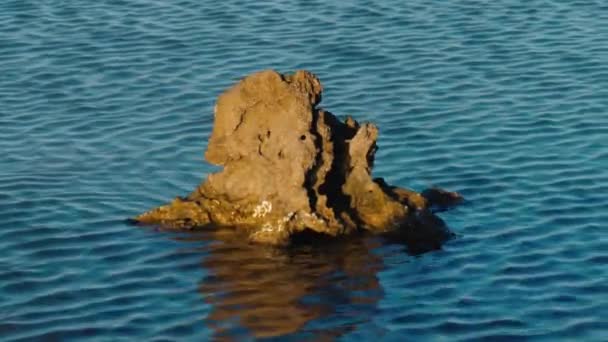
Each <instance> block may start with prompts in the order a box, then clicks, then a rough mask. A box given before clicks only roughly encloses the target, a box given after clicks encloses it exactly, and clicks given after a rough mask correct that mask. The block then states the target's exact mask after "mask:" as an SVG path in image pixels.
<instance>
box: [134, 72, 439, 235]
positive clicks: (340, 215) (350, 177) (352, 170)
mask: <svg viewBox="0 0 608 342" xmlns="http://www.w3.org/2000/svg"><path fill="white" fill-rule="evenodd" d="M321 93H322V86H321V83H320V82H319V80H318V79H317V78H316V77H315V76H314V75H313V74H311V73H309V72H307V71H297V72H296V73H295V74H293V75H282V74H279V73H277V72H275V71H263V72H259V73H256V74H253V75H251V76H249V77H247V78H245V79H243V80H241V81H240V82H239V83H238V84H236V85H235V86H233V87H232V88H231V89H229V90H227V91H226V92H224V93H223V94H222V95H220V97H219V98H218V100H217V104H216V106H215V109H214V126H213V131H212V134H211V137H210V139H209V144H208V146H207V151H206V153H205V158H206V159H207V161H208V162H210V163H212V164H215V165H219V166H222V167H223V169H222V170H221V171H220V172H217V173H214V174H210V175H209V176H208V177H207V179H206V180H205V181H204V182H203V183H202V184H201V185H200V186H199V187H198V188H197V189H195V190H194V191H193V192H192V193H191V194H190V195H188V196H187V197H185V198H176V199H175V200H173V201H172V202H171V203H169V204H167V205H163V206H160V207H158V208H155V209H152V210H151V211H148V212H146V213H143V214H141V215H139V216H137V217H135V218H134V220H135V221H137V222H140V223H147V224H158V225H161V226H164V227H168V228H186V229H193V228H199V227H204V226H207V225H219V226H234V227H235V229H243V230H245V231H247V232H248V234H249V237H250V239H251V240H252V241H256V242H263V243H270V244H285V243H288V242H289V241H290V238H291V237H293V236H294V234H297V233H299V232H303V231H305V230H311V231H314V232H316V233H323V234H328V235H332V236H337V235H342V234H349V233H352V232H354V231H357V230H362V229H363V230H368V231H371V232H374V233H384V232H395V231H399V230H403V229H406V230H407V229H411V227H413V226H416V225H417V224H419V225H420V226H421V227H425V228H424V229H423V230H417V232H418V233H417V234H416V237H417V238H419V237H420V236H424V234H425V233H424V232H425V231H426V230H432V228H429V227H428V226H429V225H428V224H425V222H429V220H428V217H432V218H433V219H432V220H431V221H436V220H439V221H441V220H440V219H439V218H438V217H434V216H433V214H432V213H431V212H430V208H431V206H430V205H429V200H428V199H427V198H426V197H425V196H423V195H421V194H419V193H417V192H415V191H412V190H407V189H402V188H398V187H394V186H389V185H388V184H386V183H385V182H384V181H383V180H382V179H372V177H371V173H372V167H373V162H374V154H375V152H376V149H377V146H376V140H377V138H378V128H377V127H376V126H374V125H373V124H371V123H365V124H362V125H360V124H359V123H358V122H357V121H355V120H354V119H352V118H350V117H349V118H347V119H346V120H345V121H344V122H341V121H340V120H338V118H336V117H335V116H334V115H333V114H331V113H330V112H328V111H325V110H323V109H320V108H317V105H318V103H319V102H320V100H321ZM441 191H442V190H441ZM436 194H437V192H436V191H435V192H432V193H431V195H433V196H431V197H432V198H435V197H437V196H435V195H436ZM443 194H444V195H445V194H450V193H449V192H446V191H444V192H443ZM439 197H440V198H446V196H443V197H442V196H439ZM448 197H449V196H448ZM421 218H427V219H424V220H421ZM423 221H424V222H423ZM407 227H410V228H407ZM441 229H442V231H443V227H442V228H441ZM436 233H437V232H432V234H429V236H436V235H437V234H436ZM440 235H441V234H440ZM443 235H444V236H447V235H446V234H443Z"/></svg>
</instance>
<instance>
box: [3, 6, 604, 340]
mask: <svg viewBox="0 0 608 342" xmlns="http://www.w3.org/2000/svg"><path fill="white" fill-rule="evenodd" d="M0 23H1V24H0V151H1V152H2V157H1V158H0V250H1V251H2V253H1V254H0V339H1V340H7V341H12V340H72V339H90V338H92V337H96V338H97V339H99V340H108V341H116V340H120V339H124V340H129V341H132V340H153V339H157V340H175V339H184V338H191V339H193V340H194V338H198V339H208V338H214V337H215V338H218V337H229V338H238V339H250V338H253V337H288V338H292V339H296V340H301V339H305V340H309V339H333V338H342V339H344V340H357V341H358V340H368V339H376V340H378V339H381V340H402V339H406V340H431V341H438V340H449V341H456V340H474V339H488V340H491V341H496V340H511V339H531V340H546V341H556V340H560V339H563V340H573V339H575V338H576V339H580V340H585V341H593V340H596V341H600V340H606V339H607V336H608V318H607V317H608V237H607V233H608V227H607V222H608V196H607V194H608V171H607V170H608V6H607V5H606V4H605V3H604V2H603V1H572V0H569V1H557V0H555V1H523V0H521V1H517V0H508V1H495V2H490V1H439V0H436V1H407V2H402V1H397V0H389V1H378V0H376V1H371V2H370V1H330V2H329V3H328V2H327V1H323V2H321V1H293V2H290V4H287V2H284V1H270V2H265V3H264V4H262V3H256V2H253V1H251V2H243V3H239V2H236V1H216V2H208V1H207V2H205V1H195V0H182V1H144V0H132V1H126V0H123V1H120V0H116V1H110V0H107V1H105V0H102V1H90V0H89V1H85V0H83V1H59V0H44V1H41V0H36V1H34V0H3V1H2V2H1V3H0ZM266 68H275V69H277V70H279V71H291V70H295V69H299V68H305V69H309V70H311V71H313V72H315V73H316V74H317V75H318V76H319V77H320V78H321V80H322V81H323V82H324V85H325V88H326V92H325V95H324V102H323V106H325V107H326V108H328V109H330V110H331V111H332V112H334V113H336V114H339V115H340V114H341V115H346V114H352V115H354V116H355V117H356V118H359V119H363V120H373V121H375V122H376V123H378V125H379V127H380V131H381V133H380V134H381V137H380V141H379V145H380V150H379V152H378V155H377V163H376V165H377V169H376V175H377V176H382V177H385V178H386V179H387V180H388V181H389V182H391V183H395V184H398V185H401V186H409V187H412V188H415V189H418V190H421V189H423V188H425V187H428V186H430V185H438V186H442V187H445V188H448V189H452V190H456V191H460V192H462V193H463V194H464V195H465V197H466V198H467V199H468V200H469V201H468V203H467V204H466V205H464V206H461V207H459V208H456V209H455V210H452V211H450V212H447V213H445V214H442V216H443V218H444V219H445V220H446V222H448V224H449V226H450V227H451V229H452V230H453V231H454V232H455V233H457V235H458V236H457V238H455V239H453V240H451V241H449V242H448V243H447V244H445V245H444V246H443V248H442V249H441V250H439V251H435V252H431V253H426V254H423V255H419V256H412V255H410V254H408V253H407V250H406V248H405V247H404V246H402V245H399V244H395V243H390V242H387V241H383V240H381V239H378V238H371V237H368V238H354V239H348V240H345V241H336V242H327V243H322V244H321V243H320V244H313V245H310V244H309V245H306V244H305V245H302V246H299V247H297V248H293V249H289V250H278V249H272V248H267V247H261V246H250V245H247V244H245V243H240V242H238V237H235V236H231V234H230V233H229V232H222V231H215V232H211V231H210V232H203V233H200V234H197V235H187V234H171V233H166V232H157V231H153V230H150V229H142V228H136V227H132V226H129V225H126V224H125V223H124V219H125V218H126V217H129V216H132V215H134V214H137V213H139V212H141V211H143V210H147V209H149V208H151V207H153V206H155V205H157V204H159V203H162V202H164V201H166V200H168V199H170V198H171V197H173V196H174V195H178V194H185V193H187V192H188V191H189V190H191V189H192V188H194V186H195V185H196V184H198V182H199V181H200V180H201V179H202V178H203V177H205V175H206V173H207V172H210V171H212V168H211V167H210V166H209V165H206V164H205V163H204V162H203V161H202V158H203V151H204V148H205V142H206V139H207V137H208V136H209V133H210V130H211V124H212V108H213V104H214V100H215V98H216V96H217V95H218V94H219V93H220V92H222V91H223V90H224V89H225V88H226V87H228V86H229V85H231V84H232V83H234V82H235V81H236V80H238V79H239V78H241V77H243V76H244V75H246V74H248V73H251V72H253V71H257V70H261V69H266Z"/></svg>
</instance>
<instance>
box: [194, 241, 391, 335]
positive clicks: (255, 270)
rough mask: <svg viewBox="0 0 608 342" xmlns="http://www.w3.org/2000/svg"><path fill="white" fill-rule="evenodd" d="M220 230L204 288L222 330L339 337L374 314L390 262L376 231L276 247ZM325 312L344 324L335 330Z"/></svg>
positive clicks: (205, 262)
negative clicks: (384, 270) (379, 253)
mask: <svg viewBox="0 0 608 342" xmlns="http://www.w3.org/2000/svg"><path fill="white" fill-rule="evenodd" d="M214 234H216V235H223V236H221V237H220V238H219V239H218V238H217V237H218V236H215V241H214V242H213V243H211V244H209V245H208V247H207V248H208V253H209V254H208V255H207V256H206V257H205V259H204V260H203V266H204V267H205V268H206V269H207V270H208V271H209V274H210V275H209V276H207V277H205V279H203V280H202V281H201V282H200V286H199V291H200V293H201V295H202V297H203V298H204V300H205V301H206V302H208V303H209V304H212V305H213V309H212V312H211V313H210V315H209V316H208V317H207V322H208V324H209V326H210V327H211V328H212V329H213V330H214V331H215V335H216V337H239V336H240V337H243V336H242V335H243V334H244V335H249V336H251V335H252V336H255V337H272V336H283V335H286V334H290V333H295V332H298V333H304V334H310V335H311V336H309V337H310V338H315V339H317V338H321V337H329V338H331V337H336V336H340V335H342V334H344V333H346V332H348V331H350V330H352V329H354V328H355V327H356V326H358V325H359V324H361V323H365V322H368V321H369V320H370V318H371V317H372V315H373V312H374V310H375V307H376V303H377V302H378V300H380V299H381V298H382V295H383V292H382V288H381V287H380V284H379V280H378V277H377V273H378V271H379V270H380V269H382V267H383V264H382V260H381V259H380V258H379V257H378V256H376V255H374V254H373V253H372V250H373V249H374V248H376V247H377V246H378V245H379V244H380V240H379V239H378V238H377V237H376V238H372V237H369V238H364V237H352V238H349V239H348V240H334V241H322V242H319V241H318V240H315V242H314V243H308V242H303V243H299V244H297V245H294V246H291V247H289V248H273V247H268V246H260V245H251V244H249V243H247V242H244V241H245V240H244V239H243V238H242V237H240V238H239V237H236V236H234V235H235V233H234V232H233V231H232V230H230V231H223V230H222V231H216V232H215V233H214ZM326 320H331V321H333V322H335V321H336V320H339V321H340V322H341V324H332V326H339V327H341V328H335V329H334V330H333V331H328V330H327V328H326V325H325V324H323V323H324V322H326ZM315 326H318V331H317V329H315Z"/></svg>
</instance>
